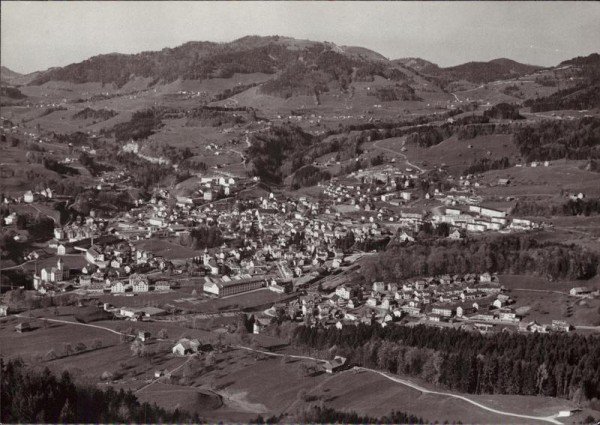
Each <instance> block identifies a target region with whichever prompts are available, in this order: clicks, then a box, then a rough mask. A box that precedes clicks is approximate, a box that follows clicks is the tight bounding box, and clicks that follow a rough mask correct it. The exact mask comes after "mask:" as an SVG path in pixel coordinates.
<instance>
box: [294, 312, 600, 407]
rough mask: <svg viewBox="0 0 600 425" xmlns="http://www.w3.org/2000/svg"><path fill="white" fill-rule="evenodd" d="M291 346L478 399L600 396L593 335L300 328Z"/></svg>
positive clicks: (599, 344)
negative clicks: (492, 396) (484, 396)
mask: <svg viewBox="0 0 600 425" xmlns="http://www.w3.org/2000/svg"><path fill="white" fill-rule="evenodd" d="M292 341H293V343H294V344H295V345H296V346H297V347H299V348H300V349H304V350H321V352H324V351H327V352H328V353H329V354H330V355H342V356H345V357H347V358H348V361H349V362H350V363H351V364H354V365H360V366H364V367H370V368H376V369H381V370H386V371H389V372H392V373H399V374H404V375H410V376H417V377H420V378H422V379H424V380H425V381H427V382H430V383H433V384H436V385H441V386H444V387H447V388H450V389H453V390H457V391H461V392H467V393H476V394H519V395H544V396H551V397H563V398H568V399H572V400H575V401H576V402H581V401H585V400H592V399H594V398H598V397H600V338H597V337H596V336H593V335H588V336H583V335H579V334H575V335H570V334H560V333H555V334H546V335H541V334H538V335H524V334H516V333H507V332H500V333H494V334H490V335H481V334H479V333H476V332H468V331H462V330H457V329H447V328H444V329H439V328H435V327H430V326H424V325H420V326H415V327H408V326H388V327H385V328H382V327H381V326H379V325H372V326H367V325H364V324H359V325H358V326H344V327H343V329H341V330H338V329H336V328H335V327H330V328H328V329H323V328H311V327H307V326H300V327H298V328H297V329H296V331H295V333H294V335H293V337H292Z"/></svg>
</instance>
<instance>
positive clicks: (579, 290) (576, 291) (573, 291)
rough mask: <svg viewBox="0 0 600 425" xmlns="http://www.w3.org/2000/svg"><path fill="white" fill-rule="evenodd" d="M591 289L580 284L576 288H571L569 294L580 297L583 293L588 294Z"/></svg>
mask: <svg viewBox="0 0 600 425" xmlns="http://www.w3.org/2000/svg"><path fill="white" fill-rule="evenodd" d="M590 292H592V291H590V290H589V289H588V288H586V287H584V286H578V287H576V288H571V290H570V291H569V294H570V295H572V296H574V297H580V296H582V295H586V294H589V293H590Z"/></svg>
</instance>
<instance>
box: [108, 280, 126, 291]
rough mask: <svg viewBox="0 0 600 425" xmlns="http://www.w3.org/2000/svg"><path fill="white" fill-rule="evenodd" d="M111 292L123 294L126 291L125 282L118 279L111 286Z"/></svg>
mask: <svg viewBox="0 0 600 425" xmlns="http://www.w3.org/2000/svg"><path fill="white" fill-rule="evenodd" d="M110 292H111V293H113V294H122V293H124V292H125V284H124V283H123V282H121V281H117V282H115V283H113V284H112V285H111V286H110Z"/></svg>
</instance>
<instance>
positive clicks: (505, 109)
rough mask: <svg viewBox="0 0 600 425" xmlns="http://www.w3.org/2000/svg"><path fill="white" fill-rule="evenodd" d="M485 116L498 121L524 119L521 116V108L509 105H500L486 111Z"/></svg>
mask: <svg viewBox="0 0 600 425" xmlns="http://www.w3.org/2000/svg"><path fill="white" fill-rule="evenodd" d="M483 116H484V117H488V118H495V119H498V120H522V119H523V118H524V117H523V116H522V115H521V114H519V106H518V105H511V104H509V103H498V104H497V105H494V106H492V107H491V108H490V109H488V110H487V111H485V112H484V113H483Z"/></svg>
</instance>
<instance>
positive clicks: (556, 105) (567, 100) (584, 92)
mask: <svg viewBox="0 0 600 425" xmlns="http://www.w3.org/2000/svg"><path fill="white" fill-rule="evenodd" d="M523 105H524V106H528V107H530V108H531V112H545V111H557V110H563V109H575V110H582V109H593V108H598V107H600V85H595V86H592V87H589V86H587V85H586V86H577V87H573V88H569V89H564V90H559V91H557V92H556V93H553V94H552V95H550V96H547V97H542V98H537V99H528V100H526V101H525V102H524V104H523Z"/></svg>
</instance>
